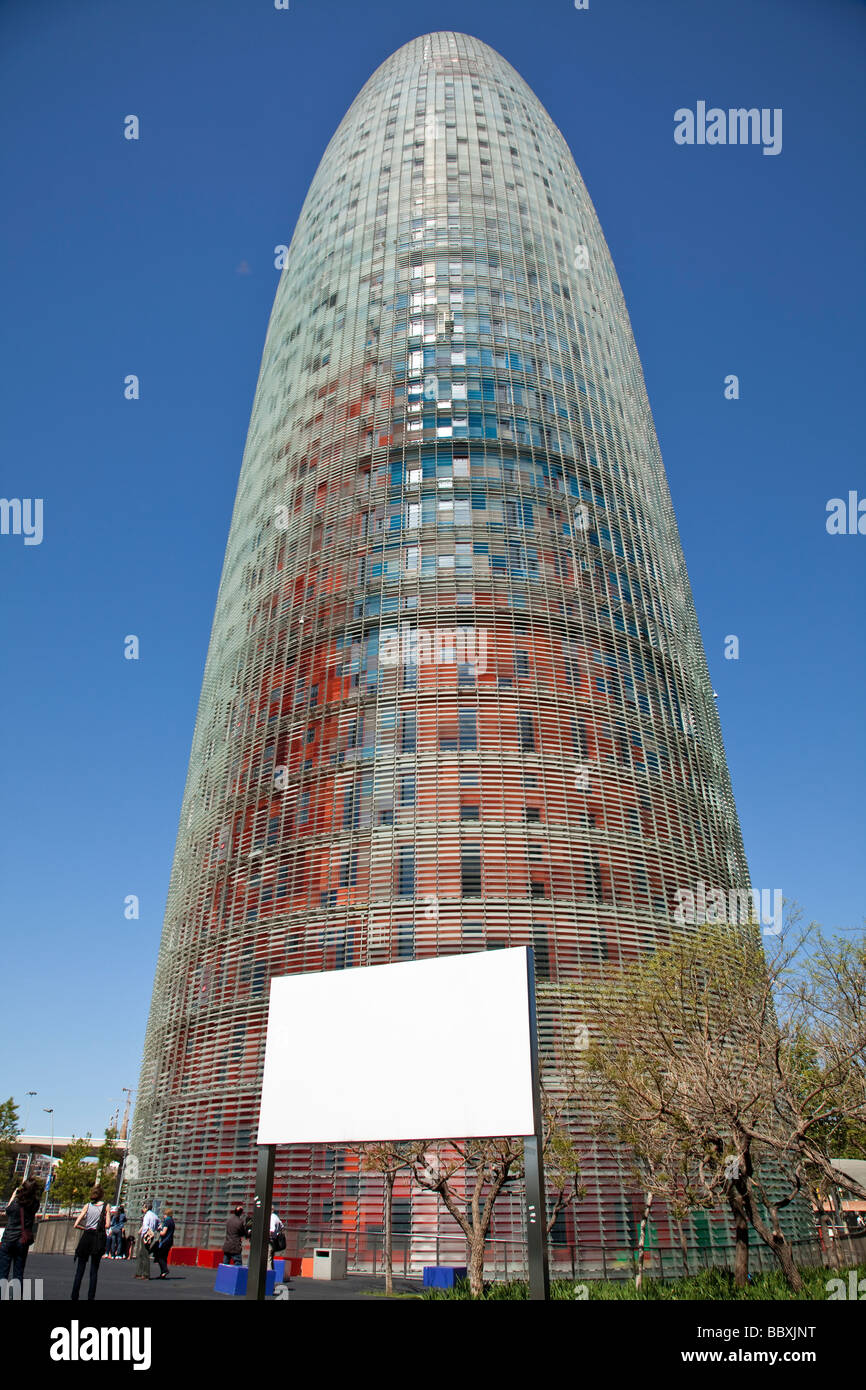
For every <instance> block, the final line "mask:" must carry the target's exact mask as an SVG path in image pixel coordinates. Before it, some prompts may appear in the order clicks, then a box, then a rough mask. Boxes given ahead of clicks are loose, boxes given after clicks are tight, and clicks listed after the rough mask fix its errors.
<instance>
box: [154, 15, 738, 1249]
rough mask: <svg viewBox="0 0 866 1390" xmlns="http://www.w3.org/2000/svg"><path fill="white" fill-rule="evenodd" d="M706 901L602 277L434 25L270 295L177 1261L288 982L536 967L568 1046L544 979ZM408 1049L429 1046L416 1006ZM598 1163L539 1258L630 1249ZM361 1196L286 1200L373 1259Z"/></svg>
mask: <svg viewBox="0 0 866 1390" xmlns="http://www.w3.org/2000/svg"><path fill="white" fill-rule="evenodd" d="M698 882H704V883H707V884H713V885H724V886H730V887H746V886H747V884H748V873H747V867H746V862H745V857H744V852H743V846H742V840H741V836H740V830H739V826H738V822H737V816H736V810H735V807H734V802H733V797H732V793H731V786H730V781H729V777H728V772H727V767H726V763H725V756H724V750H723V746H722V739H721V733H720V728H719V721H718V717H717V714H716V710H715V707H714V703H713V698H712V690H711V686H710V682H709V677H708V672H707V666H706V660H705V657H704V652H703V647H702V644H701V638H700V633H699V629H698V624H697V620H696V616H695V611H694V607H693V604H692V599H691V594H690V590H689V584H688V579H687V575H686V569H685V564H684V560H683V555H682V550H681V547H680V542H679V537H678V534H677V529H676V523H675V520H674V515H673V510H672V507H671V501H670V496H669V493H668V487H667V483H666V480H665V476H664V471H663V467H662V462H661V457H660V453H659V448H658V444H657V441H656V436H655V431H654V428H653V423H652V418H651V414H650V409H649V404H648V401H647V396H646V391H645V387H644V382H643V377H642V374H641V368H640V363H639V360H638V355H637V350H636V347H635V343H634V339H633V337H632V332H631V327H630V324H629V319H628V314H627V312H626V308H625V303H624V301H623V296H622V292H621V290H620V286H619V283H618V281H617V277H616V273H615V271H614V268H613V264H612V261H611V258H610V254H609V252H608V249H607V246H606V244H605V241H604V237H603V235H602V232H601V228H600V226H599V223H598V219H597V217H596V215H595V212H594V209H593V207H592V204H591V202H590V199H589V196H588V194H587V192H586V189H585V187H584V185H583V182H582V180H581V177H580V175H579V173H578V171H577V169H576V167H575V165H574V162H573V160H572V157H571V155H570V153H569V150H568V148H567V146H566V144H565V141H564V139H563V137H562V135H561V134H560V132H559V131H558V130H557V128H556V127H555V126H554V124H553V122H552V121H551V119H550V117H549V116H548V115H547V113H546V112H545V110H544V109H543V107H542V106H541V104H540V103H539V101H538V100H537V98H536V97H535V95H534V94H533V93H532V92H531V91H530V89H529V88H528V87H527V86H526V84H525V83H524V82H523V80H522V79H521V78H520V77H519V76H518V74H517V73H516V72H515V71H514V69H513V68H512V67H511V66H510V65H509V64H508V63H507V62H505V61H504V59H502V58H501V57H499V55H498V54H496V53H495V52H493V51H492V50H491V49H490V48H489V47H487V46H486V45H485V44H483V43H481V42H479V41H478V40H477V39H474V38H470V37H467V36H466V35H463V34H454V33H436V34H430V35H426V36H424V37H422V38H418V39H415V40H413V41H412V42H411V43H408V44H407V45H405V47H403V48H401V49H400V50H399V51H398V52H397V53H395V54H394V55H393V56H392V57H390V58H389V59H388V60H387V61H386V62H385V63H384V64H383V65H382V66H381V67H380V68H379V69H378V70H377V71H376V72H375V73H374V74H373V76H372V77H371V78H370V80H369V82H368V83H367V84H366V86H365V87H364V88H363V90H362V91H361V93H360V94H359V96H358V97H357V99H356V100H355V101H354V103H353V104H352V106H351V107H350V109H349V111H348V113H347V115H346V117H345V119H344V120H343V122H342V123H341V125H340V127H339V129H338V130H337V132H336V134H335V135H334V138H333V139H332V141H331V143H330V144H329V146H328V148H327V150H326V152H325V154H324V157H323V159H322V162H321V164H320V166H319V169H318V171H317V173H316V175H315V178H314V180H313V183H312V186H311V188H310V191H309V194H308V196H307V199H306V202H305V204H304V207H303V210H302V213H301V216H300V218H299V221H298V225H297V228H296V230H295V234H294V237H293V239H292V243H291V247H290V248H289V250H288V253H287V256H286V258H285V267H284V269H283V272H282V277H281V279H280V283H279V287H278V290H277V294H276V299H275V303H274V308H273V312H272V315H271V321H270V325H269V328H268V333H267V339H266V342H265V349H264V354H263V359H262V366H261V372H260V376H259V381H258V386H257V390H256V396H255V402H254V405H253V411H252V419H251V422H250V429H249V436H248V440H247V446H246V451H245V455H244V461H243V468H242V472H241V477H240V483H239V487H238V494H237V501H236V505H235V510H234V515H233V518H232V524H231V532H230V535H229V540H228V547H227V551H226V558H225V565H224V570H223V575H222V580H221V584H220V589H219V596H218V600H217V608H216V616H215V620H214V627H213V632H212V636H211V642H210V648H209V651H208V657H207V666H206V671H205V676H204V683H203V689H202V695H201V703H200V707H199V712H198V719H197V722H196V729H195V736H194V741H193V748H192V754H191V758H190V766H189V775H188V779H187V784H186V789H185V793H184V800H183V808H182V813H181V823H180V831H179V835H178V842H177V850H176V855H175V861H174V869H173V873H172V878H171V885H170V890H169V899H168V906H167V912H166V918H165V926H164V931H163V939H162V946H161V950H160V955H159V962H158V967H157V975H156V983H155V989H154V996H153V1005H152V1010H151V1015H150V1020H149V1024H148V1030H147V1039H146V1044H145V1055H144V1061H143V1067H142V1075H141V1082H140V1089H139V1098H138V1105H137V1109H136V1116H135V1131H134V1135H133V1140H132V1146H131V1147H132V1151H133V1153H134V1154H135V1156H136V1159H137V1162H138V1167H139V1171H140V1174H141V1182H142V1184H143V1185H144V1186H145V1187H146V1189H147V1191H148V1192H157V1193H158V1194H159V1195H161V1196H162V1197H163V1198H164V1199H166V1200H170V1201H171V1202H172V1203H173V1205H174V1208H175V1212H176V1215H177V1218H178V1222H179V1225H180V1227H181V1238H182V1239H183V1240H184V1241H185V1242H186V1243H195V1242H206V1241H208V1240H213V1239H214V1237H215V1236H216V1235H217V1233H218V1232H220V1231H221V1229H222V1225H221V1223H222V1221H223V1220H224V1217H225V1213H226V1210H227V1207H228V1204H229V1202H230V1201H232V1200H234V1199H235V1198H236V1197H237V1196H240V1198H241V1199H244V1198H246V1197H248V1196H249V1192H250V1188H251V1181H252V1171H253V1162H254V1147H253V1146H254V1144H255V1129H256V1119H257V1111H258V1089H259V1083H260V1076H261V1068H262V1060H263V1049H264V1036H265V1022H266V1013H267V997H268V980H269V978H270V976H271V975H275V974H286V973H291V972H295V971H310V970H340V969H348V968H353V969H355V968H358V967H363V966H366V965H374V964H382V963H386V962H388V961H396V960H406V959H412V958H414V957H422V956H426V955H431V954H440V953H445V952H460V951H476V950H485V949H486V950H490V949H494V948H496V947H501V946H506V945H522V944H532V945H533V946H534V947H535V951H536V961H537V969H538V974H539V977H540V981H541V1000H540V1022H541V1028H542V1039H541V1041H542V1046H543V1047H544V1048H545V1049H546V1050H547V1052H548V1054H551V1052H552V1050H553V1049H554V1048H556V1047H560V1048H563V1047H564V1048H568V1047H569V1046H571V1045H572V1042H571V1038H572V1033H571V1030H572V1029H574V1028H575V1027H579V1026H580V1023H581V1019H580V1017H579V1016H580V1005H579V993H578V994H577V995H575V994H574V993H571V994H569V1003H568V1007H566V1006H565V1003H564V1001H563V1000H562V999H561V998H560V997H559V995H558V993H557V982H559V981H562V980H566V981H571V982H576V983H578V984H579V982H580V981H581V980H585V979H590V978H596V977H597V976H598V974H599V973H603V972H604V970H605V968H606V964H608V963H611V964H614V963H619V962H621V961H625V960H629V959H634V958H636V957H637V956H638V955H639V954H640V953H641V952H642V951H645V950H647V949H650V948H652V947H653V946H654V945H655V944H657V943H658V942H660V941H666V940H669V939H670V936H671V933H672V931H674V930H676V925H675V922H674V917H673V911H674V907H675V905H676V902H677V897H676V895H677V890H678V889H681V888H689V887H691V886H692V885H694V884H697V883H698ZM575 1001H577V1002H575ZM322 1026H323V1028H327V1020H323V1021H322ZM589 1026H590V1027H591V1020H589ZM394 1042H395V1047H406V1046H409V1047H413V1046H414V1047H422V1046H432V1045H435V1020H419V1025H418V1036H417V1037H415V1038H411V1039H406V1038H395V1040H394ZM297 1045H298V1047H299V1048H306V1047H311V1046H314V1045H315V1040H314V1039H310V1038H304V1037H299V1038H298V1040H297ZM584 1143H585V1152H584V1161H585V1168H586V1173H585V1176H586V1181H587V1185H588V1189H589V1190H588V1195H587V1198H586V1200H585V1201H584V1202H583V1203H581V1204H580V1206H579V1208H578V1209H577V1212H576V1216H574V1215H572V1214H571V1213H568V1214H567V1215H566V1216H565V1217H564V1218H563V1221H562V1223H561V1228H560V1230H559V1231H558V1233H557V1235H556V1239H557V1240H558V1241H560V1242H561V1243H562V1244H564V1245H565V1246H567V1245H569V1244H570V1243H573V1242H574V1239H575V1227H574V1222H575V1220H576V1221H577V1223H578V1225H579V1236H580V1242H581V1245H582V1246H583V1247H584V1248H586V1247H587V1246H588V1247H606V1248H608V1249H610V1248H615V1247H624V1246H627V1245H629V1244H631V1243H633V1223H634V1215H635V1211H636V1209H637V1203H638V1197H637V1196H636V1195H635V1194H633V1193H632V1190H631V1187H632V1184H631V1182H630V1180H629V1179H628V1177H627V1174H626V1169H625V1165H624V1163H620V1162H619V1161H618V1160H617V1159H616V1158H614V1157H611V1156H610V1155H606V1154H603V1153H596V1151H595V1149H594V1147H593V1144H592V1142H591V1141H590V1140H589V1139H588V1138H585V1140H584ZM373 1182H374V1180H372V1179H369V1178H367V1177H366V1176H365V1175H364V1174H363V1173H359V1172H358V1164H357V1160H356V1159H355V1158H354V1157H353V1156H352V1155H348V1156H347V1155H346V1154H339V1153H334V1152H333V1151H329V1150H326V1149H324V1148H322V1149H305V1150H300V1149H298V1150H293V1151H292V1152H291V1153H290V1154H283V1155H281V1156H280V1159H279V1161H278V1169H277V1185H276V1193H277V1202H278V1206H279V1209H280V1211H281V1214H282V1215H283V1216H284V1219H285V1218H287V1219H288V1223H289V1224H290V1226H292V1227H295V1228H299V1229H303V1230H306V1231H309V1232H313V1233H315V1234H314V1239H316V1240H317V1241H322V1240H325V1241H326V1242H328V1241H330V1240H331V1239H334V1240H337V1241H338V1242H339V1243H341V1244H342V1243H343V1242H344V1241H346V1242H347V1243H348V1245H349V1249H350V1255H351V1256H352V1257H353V1258H357V1259H358V1260H359V1261H361V1262H363V1261H366V1260H367V1259H368V1258H369V1255H370V1250H371V1248H372V1245H373V1244H375V1241H374V1229H375V1227H376V1225H377V1223H378V1224H380V1223H381V1198H380V1197H379V1196H378V1195H377V1193H378V1188H376V1189H375V1190H374V1186H373ZM137 1190H143V1187H142V1188H139V1189H137ZM399 1198H400V1200H399V1203H398V1210H397V1229H398V1231H400V1230H402V1231H403V1232H405V1234H406V1235H407V1236H408V1237H409V1238H410V1239H411V1241H412V1245H411V1256H412V1258H413V1259H414V1260H415V1261H416V1262H417V1261H420V1260H421V1259H429V1258H430V1256H431V1254H433V1255H435V1254H436V1253H439V1251H440V1247H439V1246H436V1244H435V1242H436V1240H437V1239H438V1238H440V1237H441V1235H442V1230H443V1229H444V1228H442V1227H441V1224H440V1221H439V1217H438V1214H437V1213H436V1209H435V1203H434V1199H432V1198H429V1197H422V1196H420V1195H418V1194H417V1193H415V1194H412V1193H410V1192H409V1190H408V1188H407V1189H405V1190H403V1191H402V1192H401V1193H400V1194H399ZM377 1203H378V1207H377ZM502 1210H503V1213H504V1215H503V1216H502V1218H501V1220H500V1227H499V1233H500V1234H501V1235H502V1239H503V1240H505V1241H508V1240H512V1239H513V1240H514V1242H515V1243H519V1213H516V1212H515V1211H514V1210H513V1209H511V1208H509V1207H508V1205H507V1204H505V1206H504V1207H503V1208H502ZM509 1212H510V1215H509ZM704 1219H705V1218H704ZM509 1222H513V1223H515V1224H514V1226H513V1229H512V1227H511V1226H510V1225H509ZM452 1229H453V1228H452ZM496 1234H497V1231H494V1235H496ZM662 1235H663V1238H664V1233H662Z"/></svg>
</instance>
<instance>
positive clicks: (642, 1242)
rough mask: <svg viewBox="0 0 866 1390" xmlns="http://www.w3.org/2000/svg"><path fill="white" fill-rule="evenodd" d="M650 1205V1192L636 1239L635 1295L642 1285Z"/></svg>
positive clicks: (651, 1196)
mask: <svg viewBox="0 0 866 1390" xmlns="http://www.w3.org/2000/svg"><path fill="white" fill-rule="evenodd" d="M652 1204H653V1194H652V1193H651V1192H647V1194H646V1200H645V1203H644V1209H643V1216H642V1217H641V1223H640V1235H639V1237H638V1245H637V1274H636V1275H635V1281H634V1286H635V1291H636V1292H637V1293H640V1290H641V1284H642V1283H643V1262H644V1255H645V1253H646V1233H647V1226H648V1225H649V1215H650V1208H651V1207H652Z"/></svg>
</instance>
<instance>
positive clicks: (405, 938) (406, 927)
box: [397, 922, 415, 960]
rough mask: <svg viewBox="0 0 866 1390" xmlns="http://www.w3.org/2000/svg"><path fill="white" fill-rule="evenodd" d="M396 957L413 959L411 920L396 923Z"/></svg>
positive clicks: (413, 944)
mask: <svg viewBox="0 0 866 1390" xmlns="http://www.w3.org/2000/svg"><path fill="white" fill-rule="evenodd" d="M397 959H398V960H414V959H415V926H414V923H412V922H398V924H397Z"/></svg>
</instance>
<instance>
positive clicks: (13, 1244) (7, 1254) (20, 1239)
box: [0, 1178, 42, 1279]
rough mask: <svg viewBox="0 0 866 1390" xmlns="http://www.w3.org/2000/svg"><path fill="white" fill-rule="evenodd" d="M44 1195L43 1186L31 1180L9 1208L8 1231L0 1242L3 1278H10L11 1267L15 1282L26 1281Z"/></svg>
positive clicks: (21, 1188)
mask: <svg viewBox="0 0 866 1390" xmlns="http://www.w3.org/2000/svg"><path fill="white" fill-rule="evenodd" d="M41 1196H42V1189H41V1186H40V1184H39V1183H38V1182H35V1181H34V1180H33V1179H32V1178H31V1179H30V1180H29V1181H27V1182H23V1183H22V1184H21V1186H20V1187H19V1188H17V1189H16V1192H15V1195H14V1197H13V1198H12V1200H11V1202H10V1203H9V1205H8V1206H7V1208H6V1229H5V1230H4V1232H3V1239H2V1240H0V1279H7V1278H8V1277H9V1269H10V1266H11V1268H12V1278H13V1279H23V1278H24V1266H25V1264H26V1263H27V1252H28V1250H29V1249H30V1246H31V1245H32V1244H33V1241H34V1240H35V1233H34V1229H33V1223H34V1222H35V1220H36V1213H37V1211H38V1210H39V1199H40V1197H41Z"/></svg>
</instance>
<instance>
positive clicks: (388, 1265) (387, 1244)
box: [382, 1173, 394, 1295]
mask: <svg viewBox="0 0 866 1390" xmlns="http://www.w3.org/2000/svg"><path fill="white" fill-rule="evenodd" d="M393 1210H394V1174H393V1173H386V1174H385V1222H384V1227H385V1229H384V1242H383V1245H384V1248H383V1251H382V1254H383V1257H384V1260H385V1293H386V1295H390V1294H392V1293H393V1292H394V1252H393V1249H392V1245H393V1237H392V1233H391V1226H392V1213H393Z"/></svg>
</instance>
